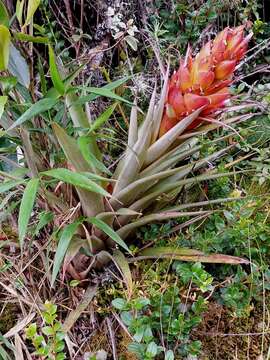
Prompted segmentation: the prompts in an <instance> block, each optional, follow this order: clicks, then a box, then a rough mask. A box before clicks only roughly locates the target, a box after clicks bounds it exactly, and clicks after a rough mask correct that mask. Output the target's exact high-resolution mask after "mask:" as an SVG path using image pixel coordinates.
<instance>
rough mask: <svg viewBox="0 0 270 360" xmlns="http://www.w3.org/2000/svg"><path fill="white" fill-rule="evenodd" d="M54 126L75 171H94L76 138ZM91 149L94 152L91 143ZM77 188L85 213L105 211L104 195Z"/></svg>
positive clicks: (92, 213) (93, 213) (88, 214)
mask: <svg viewBox="0 0 270 360" xmlns="http://www.w3.org/2000/svg"><path fill="white" fill-rule="evenodd" d="M52 128H53V130H54V132H55V135H56V137H57V140H58V141H59V144H60V145H61V147H62V149H63V151H64V153H65V155H66V157H67V159H68V161H69V162H70V163H71V164H72V165H73V167H74V169H75V171H76V172H84V171H89V170H90V171H91V172H92V173H94V172H95V168H93V167H92V166H89V164H88V163H87V161H86V160H85V159H84V157H83V156H82V154H81V152H80V149H79V147H78V146H77V143H76V141H75V139H74V138H72V137H70V136H69V135H67V133H66V131H65V130H64V129H63V128H61V127H60V126H59V125H57V124H55V123H54V124H52ZM89 151H90V152H92V151H91V145H90V150H89ZM76 190H77V192H78V195H79V198H80V201H81V205H82V210H83V213H84V214H85V215H86V216H90V217H91V216H95V215H96V214H99V213H100V212H102V211H104V202H103V197H102V196H101V195H100V194H96V193H93V192H89V191H86V190H82V189H81V188H76Z"/></svg>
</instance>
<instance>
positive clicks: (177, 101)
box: [168, 86, 186, 117]
mask: <svg viewBox="0 0 270 360" xmlns="http://www.w3.org/2000/svg"><path fill="white" fill-rule="evenodd" d="M168 104H170V105H171V106H172V108H173V109H174V112H175V114H173V117H174V116H177V117H179V116H181V115H182V114H183V113H185V111H186V108H185V104H184V98H183V95H182V93H181V91H179V89H178V88H177V87H176V86H174V87H171V88H169V92H168Z"/></svg>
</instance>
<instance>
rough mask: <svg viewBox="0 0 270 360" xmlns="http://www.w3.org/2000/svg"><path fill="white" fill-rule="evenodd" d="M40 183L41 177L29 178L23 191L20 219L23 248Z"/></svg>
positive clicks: (20, 237)
mask: <svg viewBox="0 0 270 360" xmlns="http://www.w3.org/2000/svg"><path fill="white" fill-rule="evenodd" d="M38 185H39V179H36V178H33V179H31V180H29V182H28V183H27V185H26V187H25V190H24V193H23V197H22V201H21V205H20V210H19V219H18V229H19V241H20V246H21V249H22V248H23V242H24V238H25V235H26V231H27V226H28V223H29V220H30V217H31V212H32V210H33V207H34V203H35V198H36V194H37V190H38Z"/></svg>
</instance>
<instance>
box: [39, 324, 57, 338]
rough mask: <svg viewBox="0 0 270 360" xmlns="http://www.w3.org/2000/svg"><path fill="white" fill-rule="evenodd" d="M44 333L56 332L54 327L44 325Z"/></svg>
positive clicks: (51, 333) (49, 334) (48, 334)
mask: <svg viewBox="0 0 270 360" xmlns="http://www.w3.org/2000/svg"><path fill="white" fill-rule="evenodd" d="M41 330H42V332H43V334H44V335H47V336H51V335H53V334H54V331H53V328H52V327H51V326H44V327H43V328H42V329H41Z"/></svg>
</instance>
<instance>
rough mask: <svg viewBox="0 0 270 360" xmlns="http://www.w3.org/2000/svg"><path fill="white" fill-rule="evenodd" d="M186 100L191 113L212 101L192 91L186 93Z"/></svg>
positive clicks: (188, 110)
mask: <svg viewBox="0 0 270 360" xmlns="http://www.w3.org/2000/svg"><path fill="white" fill-rule="evenodd" d="M184 102H185V105H186V109H187V113H191V112H192V111H194V110H197V109H199V108H200V107H202V106H204V105H209V103H210V101H209V100H208V99H207V97H205V96H200V95H196V94H191V93H190V94H185V95H184Z"/></svg>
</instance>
